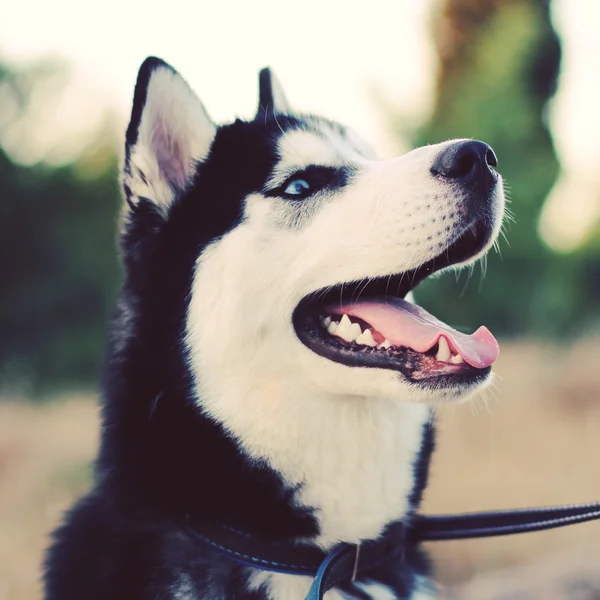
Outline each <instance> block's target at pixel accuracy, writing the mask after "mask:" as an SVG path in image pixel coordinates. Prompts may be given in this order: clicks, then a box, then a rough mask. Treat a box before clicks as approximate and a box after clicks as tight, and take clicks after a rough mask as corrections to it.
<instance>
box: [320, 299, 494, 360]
mask: <svg viewBox="0 0 600 600" xmlns="http://www.w3.org/2000/svg"><path fill="white" fill-rule="evenodd" d="M328 312H329V314H338V313H345V314H347V315H348V316H349V317H357V318H359V319H362V320H363V321H366V322H367V323H369V325H371V326H372V327H373V328H374V329H376V330H377V331H379V333H381V334H382V335H383V336H385V337H386V338H387V339H388V340H389V342H390V343H391V344H392V345H394V346H405V347H408V348H412V349H413V350H416V351H417V352H427V351H428V350H430V349H431V348H432V347H433V346H434V345H435V344H437V342H438V340H439V339H440V337H441V336H444V337H445V338H446V339H447V340H448V344H449V346H450V348H451V349H452V351H453V352H454V353H455V354H457V353H458V354H460V355H461V356H462V357H463V359H464V360H465V362H467V363H469V364H470V365H471V366H472V367H476V368H478V369H483V368H485V367H489V366H490V365H491V364H492V363H493V362H494V361H495V360H496V359H497V358H498V353H499V348H498V342H497V341H496V338H495V337H494V336H493V335H492V334H491V333H490V331H489V330H488V329H487V327H483V326H482V327H480V328H479V329H478V330H477V331H476V332H475V333H473V334H471V335H467V334H465V333H460V332H459V331H456V330H455V329H452V327H449V326H448V325H446V324H445V323H442V322H441V321H439V320H438V319H436V318H435V317H434V316H433V315H430V314H429V313H428V312H427V311H426V310H424V309H422V308H421V307H420V306H417V305H416V304H412V303H410V302H407V301H406V300H401V299H400V298H387V299H386V300H385V301H383V300H382V301H381V302H358V303H356V304H349V305H347V306H343V307H341V309H340V308H339V307H335V308H334V307H330V310H328Z"/></svg>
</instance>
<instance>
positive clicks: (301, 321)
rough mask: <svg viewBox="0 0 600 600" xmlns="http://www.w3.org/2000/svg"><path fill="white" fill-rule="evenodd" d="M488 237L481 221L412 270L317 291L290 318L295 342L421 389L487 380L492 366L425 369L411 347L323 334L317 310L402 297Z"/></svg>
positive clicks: (426, 359) (426, 358) (424, 357)
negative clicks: (389, 374)
mask: <svg viewBox="0 0 600 600" xmlns="http://www.w3.org/2000/svg"><path fill="white" fill-rule="evenodd" d="M491 236H492V227H491V226H490V225H489V224H487V223H486V222H483V221H476V222H474V223H472V224H469V225H468V226H466V227H465V228H464V229H463V231H462V232H461V234H459V235H458V236H457V238H456V240H455V241H454V242H452V244H450V245H449V246H447V247H446V248H445V249H444V250H443V251H442V252H441V253H440V254H439V255H437V256H436V257H434V258H433V259H431V260H429V261H427V262H426V263H424V264H422V265H421V266H419V267H417V268H416V269H412V270H410V271H405V272H403V273H397V274H393V275H390V276H386V277H378V278H375V279H369V280H365V279H362V280H358V281H352V282H348V283H343V284H339V285H337V286H334V287H333V288H328V289H327V290H317V291H315V292H313V293H311V294H309V295H308V296H306V297H305V298H303V299H302V301H301V302H300V303H299V304H298V306H297V307H296V309H295V310H294V314H293V316H292V323H293V326H294V330H295V332H296V335H297V336H298V338H299V340H300V341H301V342H302V343H303V344H304V345H305V346H306V347H307V348H309V349H310V350H312V351H313V352H315V353H316V354H318V355H319V356H323V357H324V358H327V359H329V360H331V361H333V362H337V363H341V364H344V365H346V366H349V367H365V368H379V369H388V370H394V371H398V372H400V373H401V374H402V376H403V377H404V378H405V379H406V380H408V381H410V382H411V383H413V384H415V385H418V386H420V387H425V388H429V389H432V388H435V389H447V388H455V387H458V386H460V387H461V388H462V389H465V388H467V387H472V386H475V385H477V384H479V383H481V382H483V381H485V379H487V377H488V376H489V374H490V372H491V367H487V368H485V369H477V368H475V367H472V366H471V365H469V364H468V363H466V362H465V363H461V364H458V365H454V364H448V365H444V367H443V368H441V369H433V370H431V369H429V370H426V369H424V367H425V366H426V365H427V364H431V362H432V353H431V352H430V353H425V354H422V353H419V352H416V351H414V350H412V349H410V348H389V349H388V350H377V349H376V348H369V347H368V346H362V345H358V344H355V343H354V342H352V343H347V342H344V341H343V340H341V339H339V338H335V337H332V336H329V335H327V334H326V333H324V331H323V330H322V329H321V327H320V324H319V312H320V311H319V308H320V307H322V306H324V305H327V304H332V303H336V302H344V303H347V302H352V301H353V300H357V299H358V297H361V298H374V297H383V298H385V297H386V296H388V297H389V296H394V297H399V298H404V297H405V296H406V294H408V292H410V291H411V290H412V289H414V288H415V287H416V286H417V285H418V284H419V283H420V282H421V281H423V280H424V279H425V278H427V277H428V276H430V275H432V274H433V273H436V272H437V271H440V270H441V269H444V268H447V267H449V266H452V265H454V264H458V263H461V262H464V261H466V260H468V259H470V258H472V257H473V256H476V255H477V254H479V252H481V250H483V249H484V248H485V246H486V245H487V244H488V242H489V240H490V238H491Z"/></svg>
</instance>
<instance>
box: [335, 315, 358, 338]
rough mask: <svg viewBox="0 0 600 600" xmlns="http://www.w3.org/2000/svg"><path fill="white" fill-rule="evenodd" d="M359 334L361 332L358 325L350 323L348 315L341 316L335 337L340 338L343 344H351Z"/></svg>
mask: <svg viewBox="0 0 600 600" xmlns="http://www.w3.org/2000/svg"><path fill="white" fill-rule="evenodd" d="M361 333H362V330H361V328H360V325H359V324H358V323H352V321H351V320H350V319H349V318H348V315H343V316H342V320H341V321H340V325H339V327H338V328H337V330H336V332H335V335H337V336H338V337H339V338H342V339H343V340H344V341H345V342H353V341H354V340H355V339H356V338H357V337H358V336H359V335H360V334H361Z"/></svg>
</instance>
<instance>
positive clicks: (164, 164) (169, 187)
mask: <svg viewBox="0 0 600 600" xmlns="http://www.w3.org/2000/svg"><path fill="white" fill-rule="evenodd" d="M215 132H216V127H215V125H214V123H213V122H212V121H211V119H210V118H209V116H208V114H207V113H206V110H205V109H204V106H203V105H202V102H200V100H199V99H198V97H197V96H196V94H194V92H193V91H192V89H191V88H190V87H189V85H188V84H187V83H186V81H185V80H184V79H183V77H181V75H179V73H177V71H175V70H174V69H173V68H172V67H171V66H169V65H168V64H167V63H165V62H163V61H162V60H160V59H158V58H153V57H151V58H147V59H146V60H145V61H144V63H143V64H142V66H141V67H140V71H139V74H138V79H137V83H136V85H135V94H134V99H133V110H132V112H131V121H130V122H129V127H128V128H127V133H126V136H125V163H124V166H123V188H124V191H125V197H126V200H127V204H128V205H129V208H130V209H132V210H135V208H136V206H138V204H139V203H140V201H141V200H142V201H144V202H151V203H152V204H154V205H155V207H156V208H157V209H158V210H159V212H160V213H161V214H163V215H166V214H167V213H168V210H169V207H170V205H171V203H172V202H173V200H174V199H175V198H176V197H177V195H178V194H180V193H181V192H182V191H185V189H186V187H187V186H188V185H189V183H190V180H191V178H192V176H193V175H194V173H195V170H196V166H197V163H198V162H199V161H202V160H203V159H205V158H206V156H207V155H208V152H209V149H210V146H211V143H212V140H213V138H214V136H215Z"/></svg>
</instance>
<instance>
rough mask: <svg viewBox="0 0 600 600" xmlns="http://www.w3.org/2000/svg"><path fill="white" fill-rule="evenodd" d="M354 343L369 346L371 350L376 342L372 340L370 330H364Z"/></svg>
mask: <svg viewBox="0 0 600 600" xmlns="http://www.w3.org/2000/svg"><path fill="white" fill-rule="evenodd" d="M354 341H355V342H356V343H357V344H362V345H363V346H371V348H374V347H375V346H377V342H376V341H375V340H374V339H373V334H372V333H371V330H370V329H365V330H364V332H363V333H361V335H359V336H358V337H357V338H356V339H355V340H354Z"/></svg>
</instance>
